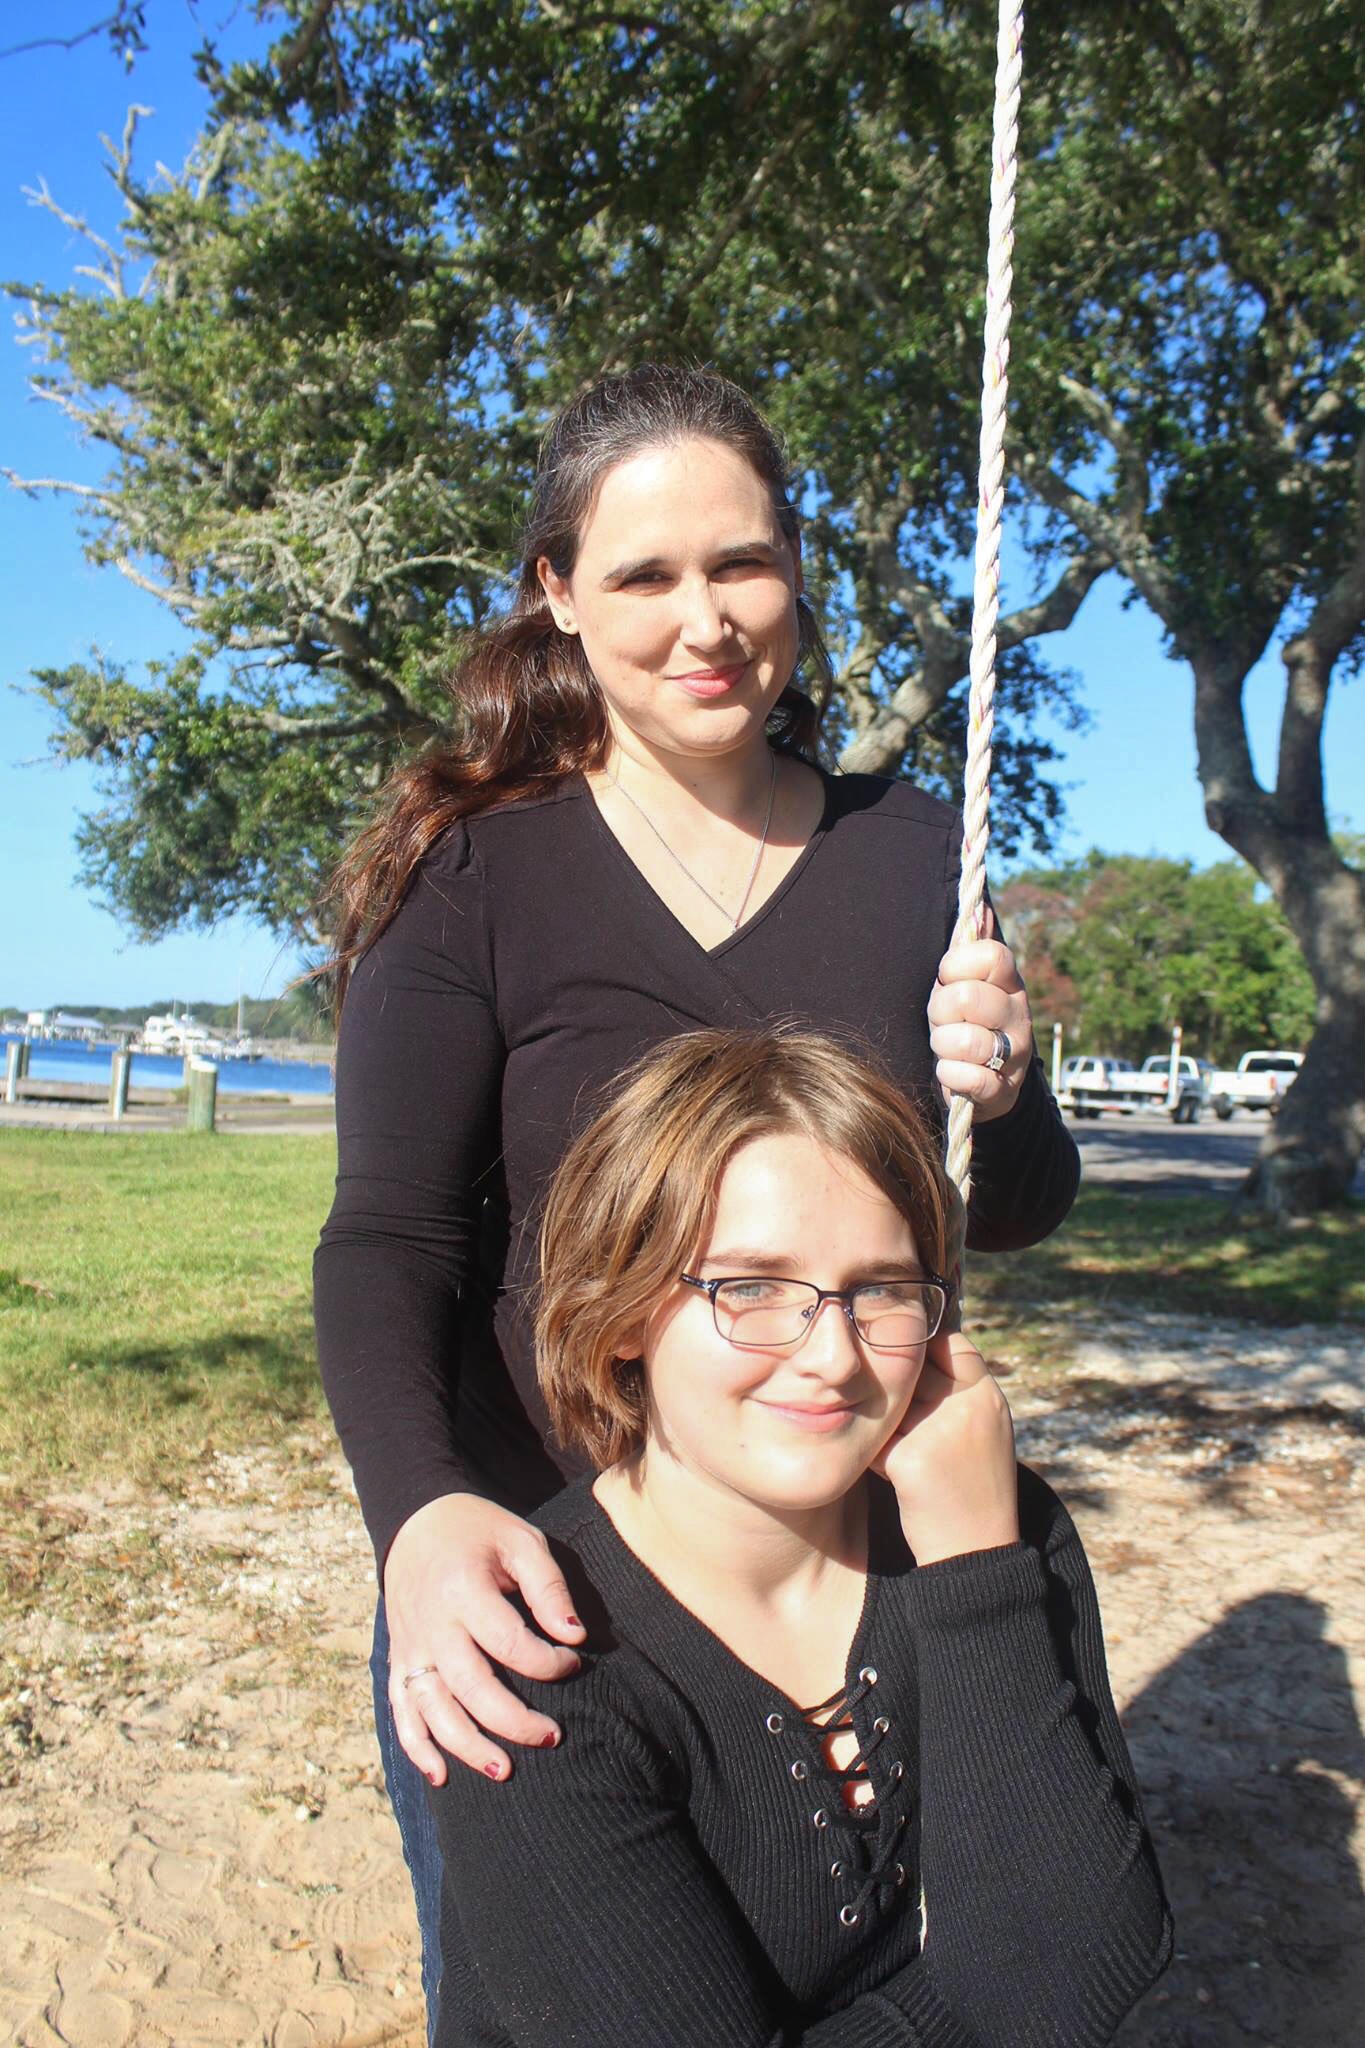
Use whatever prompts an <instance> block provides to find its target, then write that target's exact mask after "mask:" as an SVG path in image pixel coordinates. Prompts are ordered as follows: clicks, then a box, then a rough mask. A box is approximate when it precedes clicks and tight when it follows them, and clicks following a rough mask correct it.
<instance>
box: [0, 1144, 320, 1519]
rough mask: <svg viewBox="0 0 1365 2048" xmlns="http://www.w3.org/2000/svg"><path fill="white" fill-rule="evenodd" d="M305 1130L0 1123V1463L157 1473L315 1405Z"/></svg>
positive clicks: (48, 1478)
mask: <svg viewBox="0 0 1365 2048" xmlns="http://www.w3.org/2000/svg"><path fill="white" fill-rule="evenodd" d="M334 1171H335V1153H334V1148H333V1146H332V1145H331V1144H330V1143H328V1142H327V1141H326V1140H325V1139H321V1138H315V1137H308V1138H268V1137H241V1138H221V1137H220V1138H203V1137H201V1138H191V1137H187V1136H184V1135H183V1134H180V1133H173V1134H171V1133H168V1134H166V1135H158V1134H152V1133H139V1134H137V1135H136V1136H131V1135H130V1136H128V1137H97V1136H93V1135H91V1134H88V1133H80V1132H75V1133H69V1134H68V1133H63V1132H50V1131H5V1132H2V1133H0V1247H3V1249H0V1477H3V1480H4V1481H5V1482H6V1483H7V1485H8V1486H9V1487H10V1488H18V1489H21V1490H25V1489H28V1488H41V1487H43V1486H45V1485H46V1486H47V1487H49V1488H50V1486H51V1482H52V1481H54V1480H58V1479H59V1478H61V1477H65V1478H67V1479H68V1480H79V1479H80V1478H82V1477H84V1476H85V1475H87V1474H93V1473H95V1472H97V1471H102V1472H104V1473H106V1474H107V1473H116V1474H118V1475H119V1476H123V1477H127V1478H129V1479H131V1480H133V1481H134V1482H151V1483H155V1484H157V1485H158V1486H161V1487H166V1486H174V1485H175V1484H176V1481H177V1475H178V1474H180V1473H181V1472H182V1471H184V1470H186V1468H188V1467H189V1466H191V1465H193V1464H194V1463H196V1462H197V1461H199V1460H201V1459H202V1458H204V1457H205V1456H206V1455H208V1454H210V1453H212V1452H213V1451H216V1450H224V1449H230V1448H232V1447H234V1446H236V1445H241V1444H243V1443H247V1442H255V1443H259V1442H262V1441H267V1440H270V1439H272V1438H278V1437H280V1436H282V1435H284V1434H285V1433H287V1432H288V1431H289V1430H290V1429H292V1428H296V1427H297V1426H298V1425H299V1424H300V1423H303V1422H305V1421H311V1420H316V1419H320V1418H321V1416H322V1415H323V1413H324V1409H323V1402H322V1396H321V1393H320V1391H319V1388H318V1384H317V1369H316V1364H315V1358H314V1351H313V1333H312V1323H311V1313H310V1303H309V1264H310V1259H311V1255H312V1250H313V1246H314V1244H315V1242H316V1240H317V1234H318V1229H319V1227H320V1225H321V1223H322V1219H323V1217H324V1216H325V1215H326V1212H327V1208H328V1204H329V1201H330V1197H331V1183H332V1175H333V1173H334Z"/></svg>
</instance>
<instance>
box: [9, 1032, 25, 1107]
mask: <svg viewBox="0 0 1365 2048" xmlns="http://www.w3.org/2000/svg"><path fill="white" fill-rule="evenodd" d="M28 1057H29V1043H28V1040H27V1039H26V1038H12V1039H11V1040H10V1042H9V1044H8V1045H7V1046H6V1047H5V1100H6V1102H17V1101H18V1100H19V1083H20V1082H21V1081H26V1080H27V1079H28Z"/></svg>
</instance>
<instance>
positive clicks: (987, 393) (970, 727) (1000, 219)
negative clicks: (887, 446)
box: [947, 0, 1024, 1261]
mask: <svg viewBox="0 0 1365 2048" xmlns="http://www.w3.org/2000/svg"><path fill="white" fill-rule="evenodd" d="M1023 41H1024V9H1023V4H1022V0H1000V25H999V32H998V35H997V38H996V46H995V115H994V121H993V127H992V136H991V212H990V226H989V230H988V234H987V258H986V333H985V347H984V357H985V360H984V363H983V366H982V379H981V453H980V469H979V485H978V493H977V504H976V579H975V582H974V585H973V588H972V652H971V688H970V694H969V696H968V700H967V701H968V711H967V767H966V773H965V776H964V790H963V806H962V877H961V880H960V882H959V884H958V896H957V936H958V937H959V938H963V939H965V938H970V937H977V938H979V937H981V936H982V932H983V926H984V922H985V895H986V845H987V842H988V840H989V838H990V818H989V804H990V780H991V731H992V728H993V726H994V724H995V628H996V621H997V619H998V617H999V614H1000V525H1001V513H1002V511H1003V508H1004V502H1005V411H1006V403H1007V400H1008V397H1009V360H1010V293H1011V289H1012V287H1013V283H1014V263H1013V256H1014V182H1015V167H1016V159H1017V155H1018V147H1019V81H1020V77H1021V75H1022V71H1023V60H1022V50H1023ZM947 1163H948V1174H949V1177H950V1178H951V1180H952V1181H953V1183H954V1185H955V1186H956V1187H957V1189H958V1191H959V1193H960V1194H961V1197H962V1210H961V1215H960V1218H959V1228H960V1229H961V1230H962V1231H964V1232H965V1228H966V1209H967V1199H968V1196H969V1195H970V1193H971V1186H972V1105H971V1103H970V1102H969V1101H968V1100H967V1098H966V1097H965V1096H962V1095H955V1096H954V1097H953V1101H952V1105H951V1107H950V1109H949V1112H948V1162H947ZM957 1251H958V1258H959V1261H960V1259H961V1251H962V1247H961V1244H959V1245H958V1247H957Z"/></svg>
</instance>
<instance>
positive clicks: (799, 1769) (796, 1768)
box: [792, 1757, 810, 1785]
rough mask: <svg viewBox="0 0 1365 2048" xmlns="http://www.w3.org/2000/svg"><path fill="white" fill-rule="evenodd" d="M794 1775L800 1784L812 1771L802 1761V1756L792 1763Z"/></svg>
mask: <svg viewBox="0 0 1365 2048" xmlns="http://www.w3.org/2000/svg"><path fill="white" fill-rule="evenodd" d="M792 1776H793V1777H794V1778H795V1780H796V1782H797V1784H798V1785H799V1784H801V1783H802V1782H803V1781H804V1780H805V1779H806V1778H808V1777H809V1776H810V1772H809V1771H808V1770H807V1769H806V1766H805V1765H804V1764H803V1763H802V1761H801V1759H800V1757H798V1758H797V1760H796V1762H795V1763H794V1764H793V1765H792Z"/></svg>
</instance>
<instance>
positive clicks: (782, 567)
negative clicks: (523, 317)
mask: <svg viewBox="0 0 1365 2048" xmlns="http://www.w3.org/2000/svg"><path fill="white" fill-rule="evenodd" d="M538 568H539V572H540V577H541V582H542V583H543V585H544V587H545V591H546V594H547V596H548V598H549V600H550V605H551V609H552V611H553V612H554V615H555V619H556V621H557V623H558V624H559V625H560V627H561V629H563V630H566V631H572V632H575V633H577V634H578V635H579V636H580V637H581V639H582V642H583V649H584V653H585V654H586V655H587V658H588V662H589V664H590V666H591V668H592V671H593V674H594V675H595V676H596V678H597V680H598V683H599V684H600V686H601V689H602V694H603V696H604V697H605V699H606V703H607V712H608V716H609V718H610V720H611V723H612V726H613V729H614V730H615V731H616V733H617V736H618V739H619V738H621V737H623V736H624V735H627V734H629V735H634V736H635V737H636V738H637V739H639V740H642V741H643V742H644V743H645V744H646V745H647V746H648V747H650V748H653V749H655V750H657V751H659V752H661V753H667V754H684V755H687V754H692V755H713V754H716V753H723V752H726V751H728V750H731V749H733V748H736V747H742V746H744V745H745V744H752V743H753V742H754V740H755V738H756V737H761V735H762V732H763V726H764V722H765V720H766V718H767V714H768V712H769V710H770V709H771V707H772V705H773V704H774V703H775V702H776V700H777V698H778V697H779V696H780V695H781V693H782V691H783V690H784V689H785V687H786V685H787V683H788V682H789V681H790V680H791V676H792V671H793V669H794V668H795V666H796V653H797V641H798V629H797V618H796V594H797V591H798V590H799V588H800V570H799V566H798V564H797V561H796V558H795V555H794V553H793V550H792V548H791V546H790V544H789V543H788V541H787V540H786V539H785V538H784V536H783V533H782V529H781V527H780V525H779V524H778V520H777V514H776V512H775V511H774V509H773V504H772V500H771V498H770V496H769V493H768V488H767V486H766V484H765V483H764V482H763V480H762V478H761V477H760V476H759V475H758V473H757V471H756V470H755V469H753V468H752V466H751V465H750V464H749V462H748V461H747V460H746V459H745V457H743V456H742V455H738V454H736V453H735V452H734V451H733V450H732V449H730V448H727V447H725V446H723V445H722V444H721V443H720V442H716V441H697V440H692V441H682V442H678V443H673V444H669V445H665V446H662V447H656V448H646V449H643V450H641V452H640V453H639V454H638V455H632V456H630V457H629V458H628V459H627V460H626V461H624V462H620V463H618V464H617V465H616V467H615V468H614V469H611V470H608V472H607V474H606V476H605V477H604V478H603V480H602V484H601V488H600V490H599V493H598V497H597V502H596V504H595V505H594V507H593V510H592V512H591V514H590V515H589V518H588V521H587V525H586V527H585V528H584V531H583V534H582V537H581V540H580V544H579V552H578V560H577V561H576V563H575V564H574V568H573V571H572V573H571V575H570V576H569V577H567V578H563V577H559V576H557V575H556V574H555V572H554V570H553V569H552V568H551V567H550V564H549V562H548V561H546V560H545V559H544V558H542V559H541V561H540V563H539V564H538Z"/></svg>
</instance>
